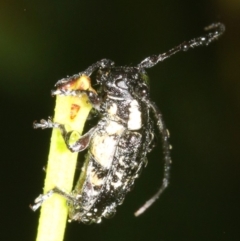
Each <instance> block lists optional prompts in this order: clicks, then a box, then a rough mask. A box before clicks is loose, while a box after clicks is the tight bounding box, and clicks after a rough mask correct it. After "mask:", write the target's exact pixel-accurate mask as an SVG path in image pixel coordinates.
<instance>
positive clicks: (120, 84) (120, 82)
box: [116, 79, 128, 89]
mask: <svg viewBox="0 0 240 241" xmlns="http://www.w3.org/2000/svg"><path fill="white" fill-rule="evenodd" d="M116 86H117V87H119V88H121V89H128V87H127V85H126V82H125V81H124V80H123V79H119V80H117V81H116Z"/></svg>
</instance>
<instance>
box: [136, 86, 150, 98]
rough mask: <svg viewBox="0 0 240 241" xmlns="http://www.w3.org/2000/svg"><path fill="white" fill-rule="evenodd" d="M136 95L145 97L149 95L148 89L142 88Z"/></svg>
mask: <svg viewBox="0 0 240 241" xmlns="http://www.w3.org/2000/svg"><path fill="white" fill-rule="evenodd" d="M136 93H137V94H138V96H139V97H145V96H147V95H148V88H147V87H146V86H141V87H138V88H137V89H136Z"/></svg>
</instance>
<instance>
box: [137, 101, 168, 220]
mask: <svg viewBox="0 0 240 241" xmlns="http://www.w3.org/2000/svg"><path fill="white" fill-rule="evenodd" d="M147 103H148V105H149V107H150V108H151V109H152V111H153V113H154V116H155V118H156V120H157V127H158V130H159V132H160V133H161V136H162V146H163V155H164V171H163V183H162V186H161V187H160V189H159V190H158V191H157V193H156V194H155V195H154V196H152V197H151V198H150V199H149V200H148V201H147V202H146V203H145V204H144V205H143V206H142V207H140V208H139V209H138V210H137V211H136V212H135V213H134V215H135V216H139V215H140V214H142V213H143V212H145V211H146V209H148V208H149V207H150V206H151V205H152V204H153V203H154V202H155V201H156V200H157V199H158V198H159V196H160V195H161V194H162V193H163V191H164V190H165V189H166V188H167V186H168V184H169V176H170V167H171V163H172V160H171V156H170V150H171V145H170V144H169V131H168V129H167V128H166V126H165V124H164V122H163V119H162V115H161V112H160V111H159V109H158V107H157V106H156V105H155V103H153V102H147Z"/></svg>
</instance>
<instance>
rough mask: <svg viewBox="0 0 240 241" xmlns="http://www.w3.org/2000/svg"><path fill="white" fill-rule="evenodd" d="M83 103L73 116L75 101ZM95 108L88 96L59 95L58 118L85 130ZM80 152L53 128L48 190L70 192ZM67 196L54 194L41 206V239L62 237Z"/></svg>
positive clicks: (50, 240)
mask: <svg viewBox="0 0 240 241" xmlns="http://www.w3.org/2000/svg"><path fill="white" fill-rule="evenodd" d="M73 104H75V105H76V104H77V105H79V106H80V109H79V112H78V113H77V115H76V116H75V117H74V118H71V114H70V113H71V110H72V105H73ZM90 110H91V105H90V104H89V103H88V102H87V98H86V97H85V96H82V97H81V98H78V97H73V96H57V99H56V106H55V116H54V122H58V123H62V124H64V125H65V127H66V128H67V130H68V131H69V130H76V131H78V132H79V133H82V130H83V126H84V123H85V121H86V118H87V116H88V114H89V111H90ZM76 161H77V153H71V152H70V151H69V150H68V149H67V147H66V144H65V143H64V140H63V138H62V136H61V133H60V131H59V130H58V129H53V131H52V137H51V144H50V151H49V157H48V164H47V170H46V179H45V185H44V193H46V192H47V191H49V190H51V189H52V188H54V187H58V188H60V189H61V190H64V191H65V192H67V193H69V192H70V191H71V190H72V184H73V178H74V172H75V169H76ZM67 213H68V211H67V205H66V199H65V198H63V197H62V196H60V195H58V194H54V195H53V196H51V197H50V198H49V199H48V200H46V201H45V202H44V203H43V205H42V208H41V214H40V219H39V226H38V233H37V239H36V240H37V241H62V240H63V237H64V232H65V226H66V220H67Z"/></svg>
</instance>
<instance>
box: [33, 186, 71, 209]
mask: <svg viewBox="0 0 240 241" xmlns="http://www.w3.org/2000/svg"><path fill="white" fill-rule="evenodd" d="M54 193H57V194H59V195H61V196H63V197H64V198H66V199H67V201H70V202H73V201H74V200H75V198H74V197H72V196H71V195H70V194H67V193H66V192H64V191H62V190H61V189H59V188H58V187H54V188H53V189H51V190H50V191H48V192H47V193H45V194H41V195H39V196H38V197H37V198H36V199H35V200H34V203H35V204H34V205H30V208H31V209H32V210H33V211H36V210H37V209H38V208H39V207H40V206H41V205H42V204H43V202H44V201H45V200H47V199H48V198H50V197H51V196H52V195H53V194H54Z"/></svg>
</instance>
